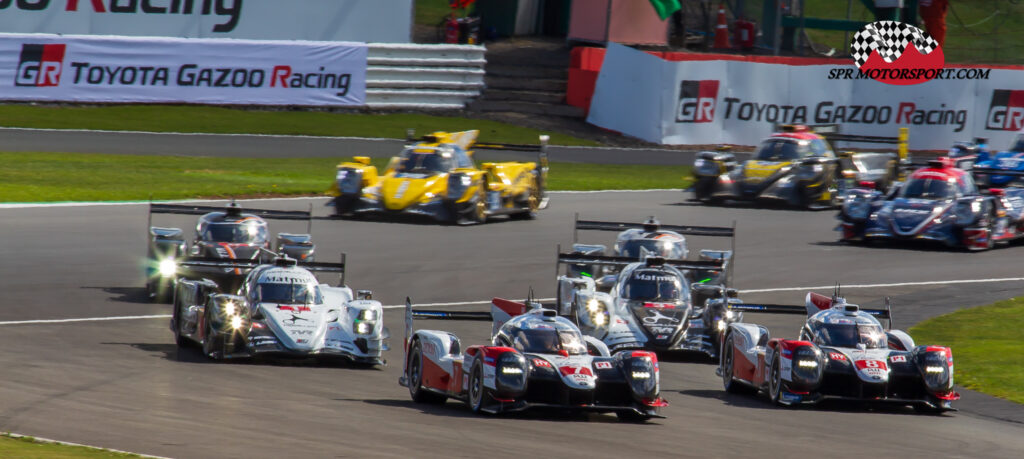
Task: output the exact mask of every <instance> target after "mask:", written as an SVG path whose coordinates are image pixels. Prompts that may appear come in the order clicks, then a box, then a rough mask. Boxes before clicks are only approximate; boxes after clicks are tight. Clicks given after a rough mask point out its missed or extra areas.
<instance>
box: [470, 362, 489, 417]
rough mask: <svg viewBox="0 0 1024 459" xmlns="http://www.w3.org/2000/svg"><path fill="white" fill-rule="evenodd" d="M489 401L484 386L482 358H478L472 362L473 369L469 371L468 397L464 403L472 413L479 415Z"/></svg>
mask: <svg viewBox="0 0 1024 459" xmlns="http://www.w3.org/2000/svg"><path fill="white" fill-rule="evenodd" d="M490 399H491V394H489V393H488V390H487V387H486V386H484V364H483V358H482V357H479V358H477V359H475V360H474V361H473V367H472V369H471V370H469V396H468V397H467V398H466V402H467V403H468V404H469V409H471V410H473V412H474V413H480V412H482V410H483V408H484V407H485V406H487V403H488V402H489V401H490Z"/></svg>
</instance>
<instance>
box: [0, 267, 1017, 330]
mask: <svg viewBox="0 0 1024 459" xmlns="http://www.w3.org/2000/svg"><path fill="white" fill-rule="evenodd" d="M1020 281H1024V277H1004V278H999V279H960V280H949V281H924V282H897V283H889V284H848V285H842V284H840V286H841V287H842V288H883V287H912V286H920V285H945V284H986V283H994V282H1020ZM834 287H835V285H820V286H816V287H783V288H763V289H752V290H740V291H739V293H771V292H793V291H806V290H821V289H829V288H834ZM516 301H525V300H516ZM536 301H542V302H543V301H555V299H554V298H538V299H537V300H536ZM490 302H491V300H478V301H454V302H448V303H413V307H416V308H436V307H447V306H471V305H474V304H488V303H490ZM382 307H383V308H384V309H399V308H404V307H405V305H404V304H390V305H387V306H382ZM170 317H171V315H170V314H156V315H149V316H114V317H85V318H76V319H47V320H9V321H0V325H29V324H61V323H71V322H103V321H110V320H139V319H169V318H170Z"/></svg>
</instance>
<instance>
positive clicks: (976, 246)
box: [836, 158, 1024, 251]
mask: <svg viewBox="0 0 1024 459" xmlns="http://www.w3.org/2000/svg"><path fill="white" fill-rule="evenodd" d="M838 218H839V220H840V224H839V226H838V227H836V230H838V231H840V232H841V233H842V235H841V240H842V241H845V242H864V241H872V240H894V241H909V240H926V241H937V242H940V243H943V244H945V245H946V246H950V247H965V248H967V249H969V250H973V251H978V250H987V249H990V248H992V247H993V246H994V244H996V243H1000V242H1008V241H1011V240H1013V239H1017V238H1019V237H1021V236H1024V232H1022V231H1021V229H1022V228H1024V188H993V189H990V190H989V192H988V194H982V193H981V192H979V191H978V187H977V186H976V185H975V183H974V179H973V178H972V177H971V175H970V174H968V173H967V172H965V171H963V170H961V169H957V168H955V167H952V160H950V159H948V158H939V159H935V160H932V161H929V165H928V166H927V167H924V168H921V169H918V170H916V171H914V172H913V173H911V174H910V176H909V177H908V179H907V181H906V182H905V183H902V184H900V185H898V186H896V187H894V188H893V189H892V190H890V191H889V192H888V193H882V192H880V191H878V190H874V189H872V188H859V189H853V190H849V191H848V192H847V195H846V199H845V201H844V203H843V206H842V209H841V210H840V212H839V216H838Z"/></svg>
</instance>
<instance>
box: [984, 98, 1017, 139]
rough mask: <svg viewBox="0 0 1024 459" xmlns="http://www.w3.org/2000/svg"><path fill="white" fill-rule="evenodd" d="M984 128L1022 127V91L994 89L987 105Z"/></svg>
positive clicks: (1005, 128) (994, 129) (992, 129)
mask: <svg viewBox="0 0 1024 459" xmlns="http://www.w3.org/2000/svg"><path fill="white" fill-rule="evenodd" d="M985 129H987V130H990V131H1019V130H1021V129H1024V91H1011V90H1008V89H996V90H994V91H992V103H990V104H989V106H988V116H987V117H986V118H985Z"/></svg>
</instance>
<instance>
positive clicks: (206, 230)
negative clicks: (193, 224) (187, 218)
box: [196, 217, 268, 245]
mask: <svg viewBox="0 0 1024 459" xmlns="http://www.w3.org/2000/svg"><path fill="white" fill-rule="evenodd" d="M196 232H197V233H198V234H199V240H201V241H204V242H225V243H229V244H257V245H262V244H265V243H266V242H267V234H268V233H267V222H266V221H264V220H262V219H260V218H257V217H245V218H242V219H239V220H236V221H219V222H217V221H202V222H200V223H199V226H198V228H196Z"/></svg>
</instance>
